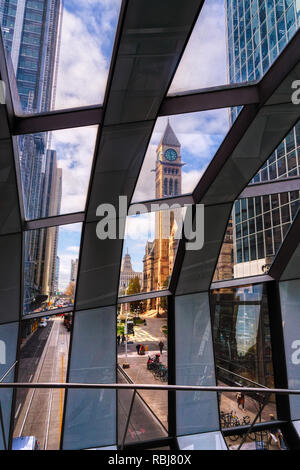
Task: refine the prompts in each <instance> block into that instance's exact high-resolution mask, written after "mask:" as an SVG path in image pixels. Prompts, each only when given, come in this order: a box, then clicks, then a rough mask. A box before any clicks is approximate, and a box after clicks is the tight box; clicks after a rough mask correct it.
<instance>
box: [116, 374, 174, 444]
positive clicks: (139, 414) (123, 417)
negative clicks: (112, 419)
mask: <svg viewBox="0 0 300 470" xmlns="http://www.w3.org/2000/svg"><path fill="white" fill-rule="evenodd" d="M118 383H127V381H126V380H125V378H124V376H123V374H122V373H121V372H120V371H118ZM131 398H132V391H131V390H121V391H119V392H118V443H119V444H121V443H122V439H123V436H124V431H125V426H126V422H127V417H128V413H129V408H130V403H131ZM154 400H155V398H154ZM167 435H168V433H167V432H166V430H165V429H164V428H163V426H161V424H160V423H159V421H158V420H157V419H155V416H154V415H153V413H151V411H150V410H149V409H148V407H147V406H146V405H145V403H143V401H142V399H141V398H140V397H139V395H136V397H135V400H134V405H133V409H132V413H131V419H130V422H129V426H128V431H127V434H126V439H125V443H126V444H130V443H133V442H137V441H143V440H151V439H157V438H159V437H167Z"/></svg>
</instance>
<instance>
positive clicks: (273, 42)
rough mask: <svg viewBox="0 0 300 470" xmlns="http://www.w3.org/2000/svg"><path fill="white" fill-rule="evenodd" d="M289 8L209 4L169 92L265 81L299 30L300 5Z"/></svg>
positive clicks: (215, 0)
mask: <svg viewBox="0 0 300 470" xmlns="http://www.w3.org/2000/svg"><path fill="white" fill-rule="evenodd" d="M288 7H289V5H287V3H286V2H285V3H284V4H283V3H282V5H281V15H280V17H277V15H276V16H275V15H274V10H273V9H270V10H269V9H267V10H266V8H265V2H259V3H257V2H252V3H250V2H249V1H246V2H244V3H239V4H238V3H237V2H236V1H235V0H228V1H225V2H223V1H222V0H206V1H205V3H204V5H203V7H202V11H201V13H200V15H199V18H198V20H197V22H196V24H195V27H194V30H193V33H192V35H191V38H190V40H189V42H188V45H187V47H186V50H185V53H184V55H183V58H182V60H181V63H180V64H179V67H178V70H177V72H176V74H175V77H174V80H173V82H172V84H171V87H170V90H169V93H178V92H183V91H191V90H197V89H199V88H207V87H213V86H217V85H224V84H227V83H240V82H251V81H253V80H259V79H261V78H262V76H263V75H264V74H265V73H266V71H267V70H268V69H269V67H270V65H271V64H272V63H273V62H274V60H275V59H276V58H277V56H278V55H279V53H280V52H281V50H282V49H283V48H284V47H285V45H286V44H287V43H288V41H289V40H290V39H291V37H292V36H293V35H294V34H295V32H296V31H297V28H298V22H297V15H298V16H299V11H300V6H299V3H298V2H297V1H296V0H294V1H292V5H291V6H290V8H288ZM276 11H277V10H276ZM282 13H283V15H282ZM274 26H275V27H274ZM234 116H235V113H234V112H233V113H232V117H233V118H234Z"/></svg>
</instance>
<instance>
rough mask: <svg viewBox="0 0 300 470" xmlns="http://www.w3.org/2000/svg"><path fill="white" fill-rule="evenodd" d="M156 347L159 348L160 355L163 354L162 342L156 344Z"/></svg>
mask: <svg viewBox="0 0 300 470" xmlns="http://www.w3.org/2000/svg"><path fill="white" fill-rule="evenodd" d="M158 346H159V351H160V354H162V352H163V347H164V343H163V342H162V340H160V342H159V343H158Z"/></svg>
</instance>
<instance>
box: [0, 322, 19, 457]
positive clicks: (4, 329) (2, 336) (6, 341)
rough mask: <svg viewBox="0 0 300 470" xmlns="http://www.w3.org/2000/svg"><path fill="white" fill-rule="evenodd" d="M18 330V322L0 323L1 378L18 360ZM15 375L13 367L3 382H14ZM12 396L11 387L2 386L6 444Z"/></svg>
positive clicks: (0, 443) (0, 444) (0, 445)
mask: <svg viewBox="0 0 300 470" xmlns="http://www.w3.org/2000/svg"><path fill="white" fill-rule="evenodd" d="M18 330H19V324H18V323H8V324H6V325H0V378H2V377H3V376H4V375H5V374H6V372H7V371H8V370H9V369H10V367H12V366H13V364H14V363H15V361H16V351H17V340H18ZM14 376H15V370H14V369H12V370H11V371H10V373H9V374H8V375H7V376H6V377H5V378H4V379H3V382H9V383H12V382H13V381H14ZM12 396H13V391H12V390H11V389H8V388H2V389H1V390H0V404H1V410H2V416H3V426H4V433H5V441H6V446H7V444H8V438H9V427H10V417H11V405H12ZM4 448H5V445H4V442H3V435H2V430H0V450H4Z"/></svg>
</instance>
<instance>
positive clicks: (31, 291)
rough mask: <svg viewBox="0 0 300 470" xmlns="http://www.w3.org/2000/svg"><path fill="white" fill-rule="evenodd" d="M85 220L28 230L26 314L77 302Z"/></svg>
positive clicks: (25, 246)
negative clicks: (81, 239)
mask: <svg viewBox="0 0 300 470" xmlns="http://www.w3.org/2000/svg"><path fill="white" fill-rule="evenodd" d="M81 228H82V224H70V225H64V226H60V227H49V228H47V229H39V230H30V231H27V232H25V234H24V240H25V245H24V315H27V314H29V313H37V312H44V311H45V312H47V311H48V312H50V313H51V312H52V310H54V309H56V308H64V307H70V306H72V305H73V303H74V295H75V286H76V280H77V270H78V259H79V245H80V238H81Z"/></svg>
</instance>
